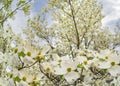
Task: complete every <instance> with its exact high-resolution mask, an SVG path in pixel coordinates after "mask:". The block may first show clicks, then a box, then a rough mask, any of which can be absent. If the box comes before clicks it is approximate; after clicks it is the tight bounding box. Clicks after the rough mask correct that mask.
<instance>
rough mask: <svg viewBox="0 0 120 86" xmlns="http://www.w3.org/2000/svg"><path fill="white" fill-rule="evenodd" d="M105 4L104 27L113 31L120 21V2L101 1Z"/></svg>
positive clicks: (116, 0) (115, 0) (114, 0)
mask: <svg viewBox="0 0 120 86" xmlns="http://www.w3.org/2000/svg"><path fill="white" fill-rule="evenodd" d="M101 2H102V3H103V11H102V12H103V14H104V15H105V18H104V19H103V20H102V24H103V26H108V27H110V28H111V29H113V28H114V26H115V25H116V24H117V23H118V22H119V21H120V0H101Z"/></svg>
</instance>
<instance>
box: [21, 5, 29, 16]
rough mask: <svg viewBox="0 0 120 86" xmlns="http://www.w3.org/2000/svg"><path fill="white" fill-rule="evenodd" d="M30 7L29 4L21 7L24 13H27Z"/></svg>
mask: <svg viewBox="0 0 120 86" xmlns="http://www.w3.org/2000/svg"><path fill="white" fill-rule="evenodd" d="M30 7H31V6H30V5H26V6H25V7H23V8H22V10H23V12H24V14H26V15H27V14H29V10H30Z"/></svg>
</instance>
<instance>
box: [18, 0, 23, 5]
mask: <svg viewBox="0 0 120 86" xmlns="http://www.w3.org/2000/svg"><path fill="white" fill-rule="evenodd" d="M24 3H25V0H20V1H19V2H18V4H17V6H20V5H22V4H24Z"/></svg>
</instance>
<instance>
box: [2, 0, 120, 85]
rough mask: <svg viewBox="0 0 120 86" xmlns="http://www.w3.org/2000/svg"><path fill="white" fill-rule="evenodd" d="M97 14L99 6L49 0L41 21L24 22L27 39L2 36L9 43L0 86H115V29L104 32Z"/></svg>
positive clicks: (119, 79) (119, 61) (93, 0)
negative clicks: (49, 16)
mask: <svg viewBox="0 0 120 86" xmlns="http://www.w3.org/2000/svg"><path fill="white" fill-rule="evenodd" d="M101 10H102V5H101V4H100V3H99V2H98V1H97V0H48V6H47V7H45V8H43V15H42V14H40V15H37V16H35V17H34V18H32V19H29V20H28V24H27V27H26V29H24V31H23V32H24V34H26V36H25V37H26V39H24V40H23V39H22V38H21V37H20V36H17V35H15V34H14V33H13V32H12V30H11V29H8V30H7V31H5V33H4V34H3V37H5V38H6V39H7V40H8V39H11V37H12V39H13V40H12V41H10V42H9V44H7V48H6V50H5V51H4V48H3V47H2V48H0V49H2V50H1V53H0V59H1V60H0V77H1V78H0V85H2V86H91V85H95V86H102V85H104V86H114V85H115V86H119V85H120V76H119V75H120V72H119V71H120V70H119V69H120V58H119V57H120V52H119V51H117V50H116V48H117V47H118V46H119V44H120V33H119V27H117V28H116V30H115V32H114V33H112V32H111V31H110V30H109V29H108V28H102V27H101V26H102V24H101V20H102V18H103V15H102V13H101ZM46 13H49V14H50V15H51V16H52V20H51V21H52V22H53V23H52V25H50V26H49V25H48V23H49V22H47V19H46V18H45V17H44V15H45V14H46ZM9 28H10V27H9ZM1 33H2V32H1ZM1 44H3V45H5V43H4V42H2V43H1ZM41 44H42V45H41ZM5 46H6V45H5ZM3 51H4V52H3Z"/></svg>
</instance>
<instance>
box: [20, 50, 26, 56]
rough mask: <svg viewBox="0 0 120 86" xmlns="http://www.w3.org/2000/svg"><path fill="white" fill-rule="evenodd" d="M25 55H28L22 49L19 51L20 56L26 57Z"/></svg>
mask: <svg viewBox="0 0 120 86" xmlns="http://www.w3.org/2000/svg"><path fill="white" fill-rule="evenodd" d="M25 55H26V54H25V53H24V52H23V51H21V52H19V53H18V56H19V57H25Z"/></svg>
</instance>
